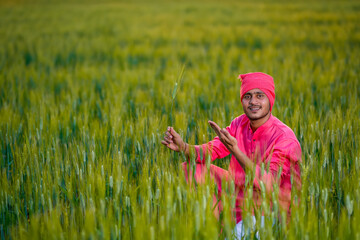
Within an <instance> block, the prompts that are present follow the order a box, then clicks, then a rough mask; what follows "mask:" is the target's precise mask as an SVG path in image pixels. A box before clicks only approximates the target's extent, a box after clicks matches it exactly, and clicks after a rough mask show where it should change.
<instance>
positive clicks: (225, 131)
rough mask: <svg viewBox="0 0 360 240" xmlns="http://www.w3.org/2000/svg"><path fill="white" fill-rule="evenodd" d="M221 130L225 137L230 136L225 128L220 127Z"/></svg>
mask: <svg viewBox="0 0 360 240" xmlns="http://www.w3.org/2000/svg"><path fill="white" fill-rule="evenodd" d="M221 132H222V133H223V134H224V135H225V136H226V137H230V136H231V135H230V133H229V132H228V131H227V130H226V128H223V129H221Z"/></svg>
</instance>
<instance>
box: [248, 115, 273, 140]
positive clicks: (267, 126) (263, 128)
mask: <svg viewBox="0 0 360 240" xmlns="http://www.w3.org/2000/svg"><path fill="white" fill-rule="evenodd" d="M274 120H275V117H274V116H273V115H272V114H271V113H270V117H269V119H268V120H267V121H266V122H265V123H264V124H263V125H261V126H260V127H259V128H258V129H256V131H255V132H253V130H252V128H251V126H250V119H249V122H248V129H249V131H250V132H251V134H252V135H253V134H255V133H260V132H262V131H263V130H265V129H267V128H269V127H270V126H271V125H272V124H273V123H274Z"/></svg>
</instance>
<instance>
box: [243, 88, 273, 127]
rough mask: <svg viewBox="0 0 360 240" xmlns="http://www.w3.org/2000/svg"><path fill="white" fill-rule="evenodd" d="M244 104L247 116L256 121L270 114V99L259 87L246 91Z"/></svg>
mask: <svg viewBox="0 0 360 240" xmlns="http://www.w3.org/2000/svg"><path fill="white" fill-rule="evenodd" d="M241 102H242V105H243V109H244V112H245V114H246V116H247V117H248V118H249V119H250V120H252V121H254V120H259V119H261V118H264V117H267V116H268V115H269V114H270V101H269V98H268V97H267V96H266V94H265V93H264V92H263V91H261V90H260V89H258V88H255V89H252V90H250V91H248V92H247V93H245V95H244V97H243V99H242V101H241Z"/></svg>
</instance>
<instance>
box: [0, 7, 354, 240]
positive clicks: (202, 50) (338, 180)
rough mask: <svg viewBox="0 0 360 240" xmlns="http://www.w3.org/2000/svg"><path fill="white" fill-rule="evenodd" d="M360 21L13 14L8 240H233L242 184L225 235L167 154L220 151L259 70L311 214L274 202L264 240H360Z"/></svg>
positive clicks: (347, 13) (235, 11)
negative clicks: (296, 155)
mask: <svg viewBox="0 0 360 240" xmlns="http://www.w3.org/2000/svg"><path fill="white" fill-rule="evenodd" d="M359 22H360V2H358V1H310V2H300V1H299V2H292V3H287V2H285V1H283V2H275V1H264V2H261V1H255V2H253V3H252V2H241V1H179V2H175V1H174V2H172V1H161V2H159V3H151V2H150V1H146V2H131V1H129V2H125V1H124V2H102V3H99V2H89V3H87V2H85V1H80V2H78V3H73V2H70V1H66V2H63V3H61V2H55V1H51V2H50V3H46V2H40V3H38V4H35V3H34V1H33V2H26V1H25V2H22V1H18V2H17V3H13V2H10V1H9V2H2V3H1V4H0V36H1V37H0V86H1V87H0V151H1V155H0V171H1V172H0V186H1V189H0V234H1V239H38V238H42V239H83V238H84V239H109V238H111V239H163V238H165V239H168V238H171V239H217V238H223V237H227V239H231V233H232V229H233V227H234V222H232V221H231V214H230V211H228V209H231V206H232V204H233V198H232V195H231V194H232V192H233V187H232V186H231V184H230V185H228V186H224V188H225V189H226V191H227V192H228V194H226V195H224V197H223V198H224V199H223V202H224V206H225V211H224V214H223V215H222V216H221V221H220V222H219V221H217V220H216V218H215V217H214V216H213V213H212V197H213V191H214V189H215V186H214V183H212V182H211V181H210V180H208V181H207V183H206V184H204V185H197V186H189V185H187V184H186V182H185V178H184V174H183V172H182V170H181V168H180V163H181V162H183V161H184V159H183V158H182V156H180V155H178V154H174V153H171V152H170V151H169V150H167V149H166V148H165V147H164V146H162V145H161V144H160V141H161V139H162V137H163V133H164V131H165V130H166V128H167V126H168V125H170V124H172V125H173V126H174V128H175V129H176V130H177V131H179V132H180V133H181V135H182V136H183V137H184V139H186V140H187V141H188V142H189V143H192V144H200V143H205V142H207V141H208V140H211V139H212V138H213V137H214V136H215V134H214V132H213V131H212V130H211V129H210V127H209V126H208V124H207V120H209V119H211V120H214V121H215V122H217V123H218V124H219V125H220V126H227V125H228V124H229V123H230V122H231V120H232V119H233V118H235V117H236V116H238V115H240V114H242V113H243V110H242V107H241V103H240V100H239V88H240V82H239V80H238V79H237V76H238V74H240V73H246V72H253V71H262V72H266V73H269V74H271V75H272V76H274V79H275V84H276V100H275V105H274V111H273V115H275V116H276V117H278V118H279V119H280V120H282V121H283V122H284V123H286V124H287V125H288V126H289V127H291V128H292V129H293V130H294V132H295V134H296V136H297V137H298V139H299V141H300V143H301V146H302V150H303V158H302V160H303V164H302V179H303V181H302V182H303V186H302V190H301V194H299V197H300V199H301V201H300V205H299V206H297V207H296V206H294V207H293V211H292V215H291V218H290V219H289V221H288V222H287V221H284V214H281V213H280V214H278V213H277V212H276V211H271V210H270V209H269V207H268V206H269V203H268V202H266V201H264V203H263V205H262V210H263V211H264V214H265V218H266V224H265V227H264V228H262V229H260V232H259V233H260V236H262V238H263V239H271V238H273V239H320V238H321V239H325V238H326V239H360V231H359V225H360V208H359V206H360V151H359V149H360V145H359V142H360V137H359V132H360V124H359V123H360V99H359V96H360V84H359V76H360V24H359ZM183 65H185V72H184V78H183V80H182V81H181V82H179V83H178V86H177V92H176V96H175V95H174V99H173V91H174V86H175V82H176V81H177V79H178V76H179V72H180V70H181V67H182V66H183ZM228 161H229V158H225V159H223V160H216V161H215V162H214V163H215V164H217V165H219V166H222V167H224V168H227V164H228ZM248 190H249V191H250V188H249V189H248ZM250 203H251V199H250V200H249V201H248V204H250ZM249 217H250V215H249V213H246V211H245V214H244V219H245V222H246V221H247V219H248V218H249ZM274 219H275V224H274ZM252 237H254V232H252V233H251V232H250V235H249V236H248V238H252Z"/></svg>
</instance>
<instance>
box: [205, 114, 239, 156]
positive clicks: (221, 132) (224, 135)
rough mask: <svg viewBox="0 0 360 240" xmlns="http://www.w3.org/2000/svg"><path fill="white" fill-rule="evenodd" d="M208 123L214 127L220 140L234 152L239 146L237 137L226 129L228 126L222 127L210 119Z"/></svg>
mask: <svg viewBox="0 0 360 240" xmlns="http://www.w3.org/2000/svg"><path fill="white" fill-rule="evenodd" d="M208 123H209V124H210V126H211V127H212V129H214V131H215V132H216V134H217V135H218V137H219V139H220V141H221V142H222V143H223V144H224V145H225V147H226V148H227V149H228V150H229V151H230V152H231V153H233V152H234V150H235V149H236V148H237V147H238V145H237V140H236V138H234V137H233V136H231V135H230V133H229V132H228V131H227V130H226V128H222V129H221V128H220V127H219V126H218V125H217V124H216V123H215V122H213V121H210V120H209V121H208Z"/></svg>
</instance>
